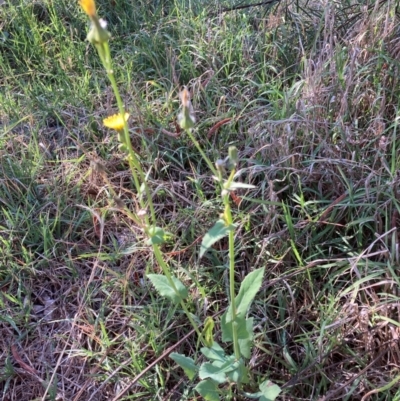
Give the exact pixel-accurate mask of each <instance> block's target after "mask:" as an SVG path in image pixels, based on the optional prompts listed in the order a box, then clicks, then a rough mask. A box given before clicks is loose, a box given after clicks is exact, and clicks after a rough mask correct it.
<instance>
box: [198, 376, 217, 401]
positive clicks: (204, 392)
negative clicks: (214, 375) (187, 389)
mask: <svg viewBox="0 0 400 401" xmlns="http://www.w3.org/2000/svg"><path fill="white" fill-rule="evenodd" d="M194 389H195V390H196V391H197V392H198V393H199V394H200V395H201V396H202V397H203V398H204V399H205V400H206V401H220V400H219V391H218V384H217V383H215V382H213V381H212V380H202V381H201V382H200V383H199V384H198V385H197V386H196V387H195V388H194Z"/></svg>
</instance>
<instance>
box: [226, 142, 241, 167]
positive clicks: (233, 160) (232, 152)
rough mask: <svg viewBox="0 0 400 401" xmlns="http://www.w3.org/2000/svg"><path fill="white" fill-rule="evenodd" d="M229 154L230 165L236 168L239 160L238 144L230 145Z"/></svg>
mask: <svg viewBox="0 0 400 401" xmlns="http://www.w3.org/2000/svg"><path fill="white" fill-rule="evenodd" d="M228 155H229V165H230V167H231V168H235V167H236V165H237V164H238V161H239V157H238V150H237V148H236V146H229V150H228Z"/></svg>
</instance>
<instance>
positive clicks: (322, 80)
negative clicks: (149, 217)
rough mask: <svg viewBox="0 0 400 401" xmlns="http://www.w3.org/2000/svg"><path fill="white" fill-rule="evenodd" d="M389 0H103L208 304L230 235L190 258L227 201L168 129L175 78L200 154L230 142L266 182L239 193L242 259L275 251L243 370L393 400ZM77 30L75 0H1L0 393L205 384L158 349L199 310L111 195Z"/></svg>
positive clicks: (199, 291) (394, 244) (172, 393)
mask: <svg viewBox="0 0 400 401" xmlns="http://www.w3.org/2000/svg"><path fill="white" fill-rule="evenodd" d="M398 3H399V2H398V1H394V0H379V1H368V0H364V1H362V0H359V1H354V0H343V1H323V0H320V1H318V0H282V1H274V2H264V3H263V4H261V5H258V6H253V7H250V4H251V2H250V1H249V0H245V1H244V2H241V3H237V2H234V1H233V0H225V1H218V2H216V1H213V0H204V1H200V0H198V1H193V0H192V1H191V0H175V1H173V0H152V1H149V0H135V1H131V0H107V1H106V0H98V1H97V5H98V8H99V15H100V16H102V17H103V18H105V19H106V20H107V21H108V24H109V25H108V26H109V29H110V31H111V32H112V35H113V39H112V42H111V48H112V52H113V56H114V62H115V66H116V67H115V68H116V71H115V72H116V76H117V77H118V80H119V84H120V88H121V91H122V95H123V99H124V102H125V104H126V107H127V109H128V111H129V112H130V114H131V119H130V128H131V132H132V140H133V144H134V147H135V149H136V150H137V151H138V153H140V155H141V158H142V159H141V160H142V163H143V165H144V166H145V169H146V170H149V171H150V169H151V173H150V178H149V180H150V185H151V188H152V191H153V194H154V201H155V204H156V207H157V215H158V219H159V221H160V223H162V225H163V226H164V227H165V228H166V229H167V230H168V232H170V233H171V240H170V242H169V243H168V244H167V245H166V248H165V252H167V254H168V256H169V257H170V261H169V262H170V264H171V265H172V266H173V267H174V270H175V274H177V275H178V276H179V277H180V278H181V279H182V280H186V284H187V285H191V300H192V312H193V313H194V314H195V315H197V316H201V317H202V318H204V317H206V316H213V315H215V314H218V313H222V312H223V311H224V310H225V308H226V306H227V294H228V288H227V264H226V262H227V260H226V255H227V248H226V242H224V240H222V241H221V242H220V243H219V244H218V245H217V246H215V247H214V249H213V250H212V251H211V252H208V253H207V254H206V256H205V257H204V258H202V259H201V260H199V258H198V243H199V240H201V238H202V235H203V234H204V233H205V232H206V231H207V230H208V229H209V228H210V227H211V225H212V224H213V222H214V221H215V220H216V218H218V215H219V213H220V212H221V208H220V204H219V202H218V201H217V196H216V193H215V189H214V183H213V180H212V177H211V174H210V172H209V170H208V168H207V166H206V165H205V163H204V162H203V161H202V159H201V157H200V155H199V154H198V152H197V151H196V149H195V147H194V146H193V144H192V143H191V142H190V141H189V140H188V138H186V137H185V136H184V135H182V134H180V133H179V130H178V129H177V125H176V116H177V112H178V107H179V99H178V93H179V88H180V86H181V85H188V87H189V88H190V90H191V93H192V102H193V106H194V110H195V112H196V118H197V121H198V124H197V130H196V132H195V134H196V136H197V138H198V140H199V141H200V142H201V144H202V146H203V148H204V149H205V151H206V152H207V154H208V156H209V157H210V158H211V159H212V160H217V159H219V158H224V157H225V156H226V154H227V150H228V146H229V145H235V146H236V147H237V148H238V149H239V155H240V159H241V162H240V171H241V175H242V180H243V181H244V182H248V183H250V184H253V185H256V187H257V189H256V190H251V191H243V190H242V191H241V192H239V191H238V192H236V194H235V195H236V196H234V197H233V200H232V202H233V203H232V204H233V207H234V213H235V219H236V221H237V222H239V228H238V230H237V235H236V250H237V275H238V281H240V277H243V276H245V275H246V274H247V273H248V272H249V271H251V270H252V269H254V268H259V267H262V266H265V267H266V276H265V281H264V284H263V286H262V290H261V292H260V293H259V296H258V297H257V299H256V301H255V302H254V304H253V307H252V309H251V311H250V314H251V316H253V317H254V319H255V321H256V330H255V347H254V349H253V355H252V358H251V360H250V362H249V364H250V367H251V370H252V378H251V379H252V382H253V383H256V382H258V381H262V380H265V378H269V379H270V380H272V381H273V382H275V383H277V384H278V385H279V386H280V387H281V388H282V394H281V396H280V397H279V399H280V400H320V401H322V400H324V401H327V400H338V399H340V400H361V401H366V400H400V387H399V381H400V375H399V370H398V369H399V364H400V349H399V335H400V323H399V322H400V303H399V301H400V298H399V284H400V281H399V266H400V265H399V233H398V228H399V224H400V214H399V212H400V193H399V191H400V188H399V184H400V176H399V173H398V171H399V165H400V160H399V151H398V150H399V146H400V143H399V139H398V131H397V130H398V121H399V101H400V85H399V53H400V37H399V14H398V7H399V4H398ZM86 33H87V19H86V17H85V16H84V15H83V13H82V12H81V10H80V9H79V7H78V6H77V4H76V3H75V2H69V1H62V0H33V1H32V0H29V1H27V0H19V1H17V0H12V1H10V2H2V4H1V5H0V87H1V91H0V105H1V108H0V121H1V122H0V157H1V159H0V344H1V345H0V394H1V396H0V397H1V399H2V400H4V401H11V400H12V401H14V400H15V401H17V400H18V401H25V400H30V401H33V400H68V401H72V400H73V401H78V400H85V401H94V400H96V401H97V400H98V401H100V400H114V401H117V400H128V399H129V400H195V399H199V398H196V394H195V393H194V392H193V391H192V389H193V387H194V383H193V382H190V381H189V380H187V379H186V378H184V375H183V373H182V370H181V369H180V368H179V367H177V365H176V364H175V363H174V362H173V361H172V360H171V359H169V358H168V353H169V352H171V351H175V352H182V353H186V354H190V352H191V350H193V349H194V348H195V347H196V343H195V339H194V337H193V336H190V335H189V336H188V333H189V331H190V330H189V326H188V324H187V323H188V322H187V321H186V319H185V318H184V315H183V314H182V312H181V311H180V310H179V308H178V309H174V308H171V306H170V303H169V302H167V301H164V300H163V299H162V298H160V297H159V296H158V295H157V294H156V293H155V291H154V289H153V288H152V287H151V285H150V283H149V282H148V280H147V279H146V278H145V273H146V272H150V271H153V270H154V269H157V266H156V264H155V263H154V260H153V258H152V255H151V252H150V251H149V249H148V247H147V246H145V245H144V243H143V241H142V238H141V236H140V232H139V231H138V230H137V229H136V228H135V227H134V226H132V224H131V222H130V221H128V220H126V219H125V217H124V216H123V215H122V214H121V213H119V211H118V209H117V208H116V207H115V206H113V205H110V203H109V201H108V199H109V196H108V188H109V185H112V186H113V187H114V190H115V191H116V192H117V193H118V194H119V196H120V198H121V199H123V200H124V202H126V203H127V204H130V205H132V208H135V207H136V205H135V200H134V199H135V198H134V196H133V194H132V192H131V190H132V183H131V181H130V173H129V169H128V166H127V165H126V162H125V161H124V157H123V154H122V153H121V152H120V151H119V150H118V141H117V138H116V136H115V135H114V134H112V133H110V132H108V131H107V130H106V129H105V128H103V127H102V123H101V121H102V119H103V118H104V117H106V116H107V115H110V114H112V113H114V112H116V105H115V100H114V98H113V96H112V92H111V89H110V86H109V83H108V81H107V79H106V75H105V73H104V71H103V69H102V67H101V65H100V63H99V60H98V58H97V56H96V54H95V50H94V49H93V48H92V47H91V46H90V45H89V44H88V43H87V42H86V41H85V38H86ZM99 166H101V168H99ZM148 367H150V368H148ZM250 386H251V384H250Z"/></svg>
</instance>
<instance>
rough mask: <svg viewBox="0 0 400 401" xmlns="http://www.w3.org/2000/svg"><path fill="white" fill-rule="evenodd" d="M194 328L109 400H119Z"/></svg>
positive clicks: (190, 334) (191, 333)
mask: <svg viewBox="0 0 400 401" xmlns="http://www.w3.org/2000/svg"><path fill="white" fill-rule="evenodd" d="M194 332H195V330H191V331H190V332H189V333H188V334H186V336H185V337H183V338H181V339H180V340H179V341H178V342H177V343H176V344H174V345H172V346H171V347H169V348H168V349H167V350H166V351H164V352H163V354H162V355H161V356H159V357H158V358H157V359H155V360H154V361H153V362H152V363H151V364H150V365H149V366H147V367H146V368H145V369H143V370H142V371H141V372H140V373H139V374H138V375H137V376H136V377H135V378H134V379H133V380H132V381H131V382H130V383H129V384H128V385H127V386H126V387H125V388H124V389H123V390H122V391H121V392H120V393H119V394H117V395H116V396H115V397H114V398H113V399H112V400H111V401H117V400H119V399H120V398H121V397H122V396H123V395H124V394H125V393H126V392H127V391H128V390H129V389H130V388H131V387H132V386H133V385H134V384H135V383H136V382H137V381H139V380H140V379H141V378H142V377H143V376H144V375H145V374H146V373H147V372H148V371H149V370H150V369H152V368H153V367H154V366H155V365H157V364H158V363H159V362H160V361H162V360H163V359H164V358H165V357H166V356H168V355H169V354H170V353H171V352H172V351H173V350H174V349H175V348H176V347H177V346H179V345H180V344H182V343H183V342H184V341H185V340H186V339H188V338H189V337H190V336H192V335H193V334H194Z"/></svg>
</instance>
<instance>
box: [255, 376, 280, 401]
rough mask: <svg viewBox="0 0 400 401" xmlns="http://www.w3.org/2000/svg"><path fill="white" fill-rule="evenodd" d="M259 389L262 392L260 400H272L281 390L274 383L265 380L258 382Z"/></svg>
mask: <svg viewBox="0 0 400 401" xmlns="http://www.w3.org/2000/svg"><path fill="white" fill-rule="evenodd" d="M260 391H261V394H262V396H261V397H260V401H274V400H275V399H276V397H278V395H279V394H280V392H281V391H282V390H281V389H280V387H279V386H277V385H276V384H274V383H272V382H271V381H269V380H266V381H265V382H262V383H261V384H260Z"/></svg>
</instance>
